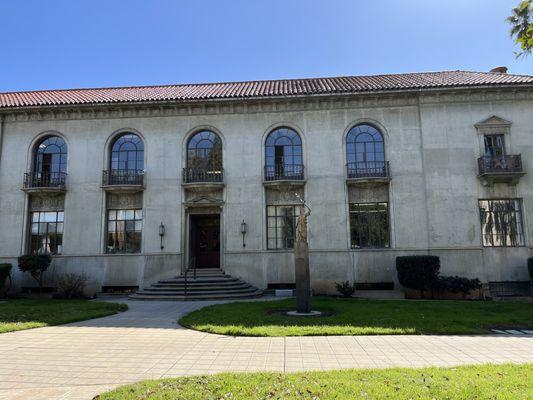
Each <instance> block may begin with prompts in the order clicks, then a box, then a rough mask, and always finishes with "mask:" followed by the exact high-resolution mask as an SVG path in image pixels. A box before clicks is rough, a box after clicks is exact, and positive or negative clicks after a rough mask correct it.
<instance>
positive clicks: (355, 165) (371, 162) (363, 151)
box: [346, 124, 387, 178]
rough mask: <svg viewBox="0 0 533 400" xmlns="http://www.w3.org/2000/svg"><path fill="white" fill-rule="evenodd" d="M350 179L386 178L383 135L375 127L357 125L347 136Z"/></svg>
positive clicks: (347, 160) (347, 159)
mask: <svg viewBox="0 0 533 400" xmlns="http://www.w3.org/2000/svg"><path fill="white" fill-rule="evenodd" d="M346 162H347V168H348V178H359V177H369V176H386V175H385V174H386V173H387V170H386V167H387V166H386V163H385V150H384V146H383V135H382V134H381V132H380V131H379V130H377V129H376V128H375V127H374V126H372V125H368V124H361V125H356V126H354V127H353V128H352V129H350V131H349V132H348V134H347V135H346Z"/></svg>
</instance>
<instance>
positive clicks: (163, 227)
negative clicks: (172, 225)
mask: <svg viewBox="0 0 533 400" xmlns="http://www.w3.org/2000/svg"><path fill="white" fill-rule="evenodd" d="M163 236H165V225H163V222H161V225H159V238H160V239H161V250H163V249H164V248H165V246H163Z"/></svg>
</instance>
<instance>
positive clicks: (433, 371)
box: [97, 364, 533, 400]
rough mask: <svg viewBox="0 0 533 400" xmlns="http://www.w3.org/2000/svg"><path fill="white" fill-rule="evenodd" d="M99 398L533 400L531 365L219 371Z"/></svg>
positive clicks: (142, 385)
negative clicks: (285, 371) (318, 370)
mask: <svg viewBox="0 0 533 400" xmlns="http://www.w3.org/2000/svg"><path fill="white" fill-rule="evenodd" d="M97 398H98V399H99V400H125V399H139V400H140V399H150V400H163V399H164V400H170V399H172V400H179V399H184V400H185V399H187V400H195V399H197V400H200V399H201V400H204V399H232V400H237V399H242V400H252V399H285V400H291V399H293V400H299V399H309V400H311V399H313V400H326V399H335V400H354V399H428V400H429V399H464V400H467V399H468V400H470V399H476V400H482V399H491V400H496V399H499V400H505V399H509V400H510V399H513V400H518V399H524V400H526V399H532V398H533V364H528V365H511V364H506V365H498V366H496V365H482V366H468V367H457V368H424V369H407V368H394V369H383V370H377V369H373V370H363V369H359V370H343V371H327V372H306V373H298V374H281V373H250V374H219V375H213V376H198V377H187V378H176V379H164V380H159V381H145V382H141V383H137V384H134V385H129V386H124V387H121V388H118V389H116V390H114V391H111V392H109V393H104V394H102V395H100V396H99V397H97Z"/></svg>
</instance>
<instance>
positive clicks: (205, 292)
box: [137, 286, 257, 295]
mask: <svg viewBox="0 0 533 400" xmlns="http://www.w3.org/2000/svg"><path fill="white" fill-rule="evenodd" d="M256 290H257V289H256V288H254V287H253V286H250V287H247V288H242V289H234V290H228V289H221V290H195V291H191V292H189V290H187V293H191V294H192V293H194V294H198V295H209V294H213V295H214V294H217V295H219V294H235V293H249V292H255V291H256ZM137 294H141V295H150V294H153V295H184V294H185V291H184V290H166V291H165V290H152V289H147V290H140V291H138V292H137Z"/></svg>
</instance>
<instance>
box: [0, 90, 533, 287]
mask: <svg viewBox="0 0 533 400" xmlns="http://www.w3.org/2000/svg"><path fill="white" fill-rule="evenodd" d="M239 104H240V105H239V107H237V106H233V107H230V106H228V107H225V106H218V107H216V108H214V109H208V108H207V107H204V108H199V109H198V110H196V111H195V109H194V108H191V109H189V110H188V111H187V112H184V113H183V114H184V115H175V114H180V112H177V113H172V112H169V113H168V114H169V115H164V116H162V115H160V114H161V112H159V113H156V112H154V113H150V111H146V112H144V114H148V115H144V116H135V117H132V116H129V114H128V113H123V115H121V113H120V112H118V111H116V110H115V111H111V112H108V113H104V112H102V114H101V116H100V115H99V114H98V113H97V114H96V117H94V118H89V117H81V116H80V117H79V118H76V117H75V115H74V116H72V115H70V116H69V117H68V118H63V119H62V118H60V117H59V116H56V117H55V118H50V117H46V116H41V119H39V118H37V117H33V118H35V119H32V117H29V118H30V119H29V120H24V118H25V117H24V116H19V117H17V118H16V120H14V118H12V117H11V116H8V115H6V117H5V121H4V125H3V138H2V147H1V153H0V221H1V226H2V227H3V229H2V230H0V260H7V261H12V262H14V263H15V259H16V257H17V256H19V255H20V254H22V253H24V249H25V246H26V245H27V244H26V239H25V238H26V235H27V228H26V227H25V224H26V222H25V215H26V210H27V203H28V199H27V196H28V195H27V194H26V193H25V192H23V191H22V190H21V187H22V177H23V174H24V172H26V171H28V170H29V166H30V159H29V158H30V157H31V145H32V143H34V142H35V140H36V138H37V137H38V136H39V135H42V134H44V133H46V132H50V131H55V132H58V133H60V134H61V135H62V136H63V137H64V138H65V140H66V142H67V144H68V167H67V169H68V183H67V185H68V188H67V193H66V197H65V231H64V239H63V254H62V255H61V256H57V257H55V259H54V271H56V273H60V272H61V273H62V272H66V271H76V272H77V271H83V272H84V273H85V274H87V275H89V276H91V279H92V280H93V283H94V285H95V286H98V285H100V286H101V285H104V286H105V285H111V286H112V285H125V286H129V285H132V286H133V285H141V284H142V283H143V281H144V282H145V283H147V282H152V281H154V280H157V279H159V278H162V277H166V276H172V275H175V274H177V273H179V271H180V270H181V265H182V263H183V262H185V261H186V260H185V259H184V258H185V257H184V246H185V238H184V237H182V235H183V232H184V229H183V224H184V217H185V215H186V214H185V211H184V207H183V204H182V203H183V201H184V193H183V188H182V187H181V169H182V168H183V167H184V166H185V165H184V164H185V162H184V157H185V150H184V147H185V143H186V139H187V137H188V136H187V135H189V134H191V133H192V132H193V131H194V129H195V127H208V126H211V127H214V128H216V130H217V131H218V132H220V134H221V137H222V140H223V157H224V160H223V163H224V170H225V189H224V206H223V224H222V229H223V231H222V232H221V237H222V241H223V249H224V250H225V251H224V255H223V258H222V260H223V264H224V265H223V267H224V268H225V269H226V270H227V271H228V272H229V273H230V274H234V275H236V276H241V277H242V278H243V279H245V280H247V281H249V282H250V283H253V284H255V285H257V286H258V287H261V288H264V287H266V285H267V284H269V283H289V282H292V280H293V267H292V253H291V252H290V251H270V250H267V249H266V220H265V193H264V188H263V183H262V173H263V162H264V160H263V159H264V156H263V152H264V147H263V145H264V139H265V135H266V134H267V133H268V131H269V129H270V128H272V127H274V126H279V125H282V124H284V125H288V126H291V127H294V128H295V129H297V130H298V132H299V133H300V134H301V135H302V141H303V152H304V164H305V168H306V178H307V182H306V185H305V197H306V201H307V202H308V203H309V205H310V207H311V208H312V209H313V213H312V216H311V218H310V222H309V246H310V249H311V270H312V281H313V286H314V287H315V289H316V290H317V291H330V290H331V288H332V285H333V283H334V282H335V281H340V280H353V279H356V280H357V281H360V282H384V281H396V273H395V267H394V259H395V257H396V256H397V255H403V254H415V253H421V254H426V253H428V252H429V253H431V254H438V255H440V256H441V261H442V272H443V273H445V274H460V275H466V276H470V277H478V278H480V279H481V280H482V281H489V280H526V279H527V271H526V269H525V267H524V266H525V262H526V258H527V257H528V256H529V255H530V253H531V252H530V247H529V246H530V243H531V232H533V226H532V224H533V193H532V190H531V188H532V187H533V186H532V184H533V173H529V172H530V171H533V140H532V138H533V113H532V112H530V110H531V109H532V106H533V95H531V94H530V93H529V92H527V93H525V94H521V95H520V96H518V95H516V94H509V93H508V92H491V93H489V94H487V95H484V96H483V95H479V94H477V93H476V92H475V91H471V92H468V93H457V94H450V95H446V96H439V95H437V94H431V93H428V94H423V95H416V94H413V95H410V96H405V95H404V96H401V97H398V98H396V97H395V96H391V95H388V96H382V97H379V96H374V97H372V98H369V99H368V100H364V99H363V100H361V98H360V97H353V98H352V99H340V100H338V101H337V100H331V101H330V100H316V99H310V100H309V101H304V100H301V99H298V100H294V101H286V102H284V103H283V104H282V106H279V105H278V106H276V103H272V105H268V106H267V105H256V103H253V106H252V105H250V106H249V107H246V105H247V104H246V103H239ZM250 104H252V103H250ZM269 104H270V103H269ZM152 114H157V115H152ZM492 115H496V116H498V117H501V118H504V119H506V120H508V121H510V122H512V126H511V132H510V135H509V140H508V146H509V152H510V153H511V154H517V153H521V154H522V161H523V164H524V168H525V170H526V171H527V172H528V174H526V175H525V176H524V177H523V178H521V180H520V182H519V183H518V185H516V186H510V185H507V184H497V185H495V186H493V187H485V186H483V185H482V184H481V183H480V181H479V180H478V178H477V164H476V159H477V157H479V156H480V155H481V148H480V146H481V143H482V141H480V138H479V134H478V133H477V132H476V129H475V128H474V124H475V123H477V122H480V121H482V120H484V119H486V118H488V117H490V116H492ZM357 122H371V123H374V124H376V126H378V127H380V128H381V129H382V133H383V135H384V138H385V153H386V158H387V160H388V161H389V162H390V168H391V175H392V180H391V182H390V183H389V204H390V212H391V223H390V227H391V228H390V230H391V248H390V249H380V250H351V249H350V240H349V219H348V194H347V187H346V179H345V166H344V165H345V154H344V142H343V141H344V135H345V133H346V132H347V130H348V129H349V128H350V127H351V126H352V125H353V124H354V123H357ZM124 130H131V131H133V132H136V133H138V134H139V135H140V136H141V137H142V138H143V140H144V145H145V166H146V176H145V186H146V187H145V190H144V193H143V211H144V222H143V223H144V226H143V240H142V254H140V255H106V254H104V241H105V237H104V233H105V227H104V222H105V219H104V210H105V195H104V192H103V190H102V188H101V187H100V185H101V174H102V170H103V169H106V168H107V157H108V147H109V143H110V140H111V138H112V137H113V135H114V134H116V133H117V132H120V131H124ZM491 197H492V198H498V197H519V198H522V199H523V209H524V220H525V230H526V246H525V247H520V248H483V247H482V246H481V237H480V230H481V228H480V222H479V212H478V203H477V202H478V199H480V198H491ZM243 219H244V220H246V223H247V225H248V233H247V235H246V248H243V247H242V236H241V234H240V223H241V221H242V220H243ZM161 222H163V223H164V224H165V225H166V236H165V238H164V245H165V248H164V250H163V251H162V250H160V238H159V235H158V227H159V224H160V223H161ZM15 264H16V263H15ZM52 275H53V274H51V276H50V279H53V276H52ZM16 278H17V282H18V283H19V284H21V283H22V280H21V279H22V278H21V277H20V276H19V275H18V274H17V276H16Z"/></svg>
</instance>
